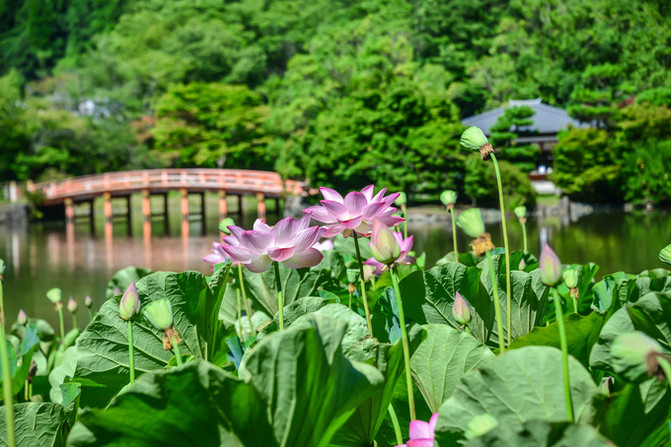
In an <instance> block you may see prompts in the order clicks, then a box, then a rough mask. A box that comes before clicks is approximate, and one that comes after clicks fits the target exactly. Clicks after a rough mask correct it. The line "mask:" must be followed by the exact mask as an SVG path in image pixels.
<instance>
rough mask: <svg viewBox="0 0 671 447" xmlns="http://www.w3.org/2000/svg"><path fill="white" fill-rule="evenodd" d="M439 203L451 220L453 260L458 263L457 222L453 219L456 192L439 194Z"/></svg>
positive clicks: (450, 191) (448, 191)
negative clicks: (441, 203) (443, 206)
mask: <svg viewBox="0 0 671 447" xmlns="http://www.w3.org/2000/svg"><path fill="white" fill-rule="evenodd" d="M440 201H441V202H443V205H445V209H446V210H447V211H448V212H449V213H450V217H451V218H452V244H453V246H454V260H455V261H456V262H459V250H458V249H457V221H456V218H455V217H454V204H455V203H456V202H457V192H456V191H452V190H449V189H448V190H446V191H443V192H442V193H441V194H440Z"/></svg>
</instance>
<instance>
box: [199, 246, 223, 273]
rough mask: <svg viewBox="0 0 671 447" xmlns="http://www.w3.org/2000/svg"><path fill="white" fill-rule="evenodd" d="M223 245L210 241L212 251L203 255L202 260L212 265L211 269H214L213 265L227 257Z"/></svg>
mask: <svg viewBox="0 0 671 447" xmlns="http://www.w3.org/2000/svg"><path fill="white" fill-rule="evenodd" d="M223 246H224V245H223V244H220V243H219V242H212V253H209V254H207V255H205V257H204V258H203V261H205V262H207V263H208V264H210V265H211V266H212V269H214V266H215V265H217V264H219V263H222V262H224V261H226V260H227V259H228V257H227V256H226V252H225V251H224V248H223Z"/></svg>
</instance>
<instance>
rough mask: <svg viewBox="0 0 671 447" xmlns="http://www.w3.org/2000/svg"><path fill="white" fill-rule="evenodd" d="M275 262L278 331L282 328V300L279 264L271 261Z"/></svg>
mask: <svg viewBox="0 0 671 447" xmlns="http://www.w3.org/2000/svg"><path fill="white" fill-rule="evenodd" d="M273 264H275V282H276V283H277V307H278V311H279V313H280V315H279V322H280V331H281V330H284V301H283V300H282V280H281V279H280V264H279V263H278V262H277V261H273Z"/></svg>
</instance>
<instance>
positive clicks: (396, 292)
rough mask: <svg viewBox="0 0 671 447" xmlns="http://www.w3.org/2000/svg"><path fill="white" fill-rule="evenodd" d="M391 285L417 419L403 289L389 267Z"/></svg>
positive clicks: (392, 269)
mask: <svg viewBox="0 0 671 447" xmlns="http://www.w3.org/2000/svg"><path fill="white" fill-rule="evenodd" d="M389 273H390V275H391V283H392V285H393V287H394V295H396V306H397V307H398V319H399V324H400V326H401V341H402V343H403V360H404V363H405V381H406V385H407V387H408V405H409V406H410V419H411V420H414V419H417V417H416V416H415V397H414V395H413V392H412V376H411V374H410V346H409V343H408V332H407V331H406V329H405V312H404V311H403V300H402V299H401V289H400V288H399V286H398V276H397V274H396V270H395V269H394V268H392V266H389Z"/></svg>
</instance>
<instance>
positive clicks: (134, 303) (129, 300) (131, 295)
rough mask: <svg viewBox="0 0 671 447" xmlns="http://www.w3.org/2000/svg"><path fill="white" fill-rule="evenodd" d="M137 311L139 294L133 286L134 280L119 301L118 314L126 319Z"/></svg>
mask: <svg viewBox="0 0 671 447" xmlns="http://www.w3.org/2000/svg"><path fill="white" fill-rule="evenodd" d="M139 312H140V294H139V293H138V291H137V287H135V282H131V283H130V285H129V286H128V288H127V289H126V291H125V292H124V294H123V296H122V297H121V301H120V302H119V316H120V317H121V319H122V320H125V321H128V320H130V319H131V318H133V316H134V315H136V314H137V313H139Z"/></svg>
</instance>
